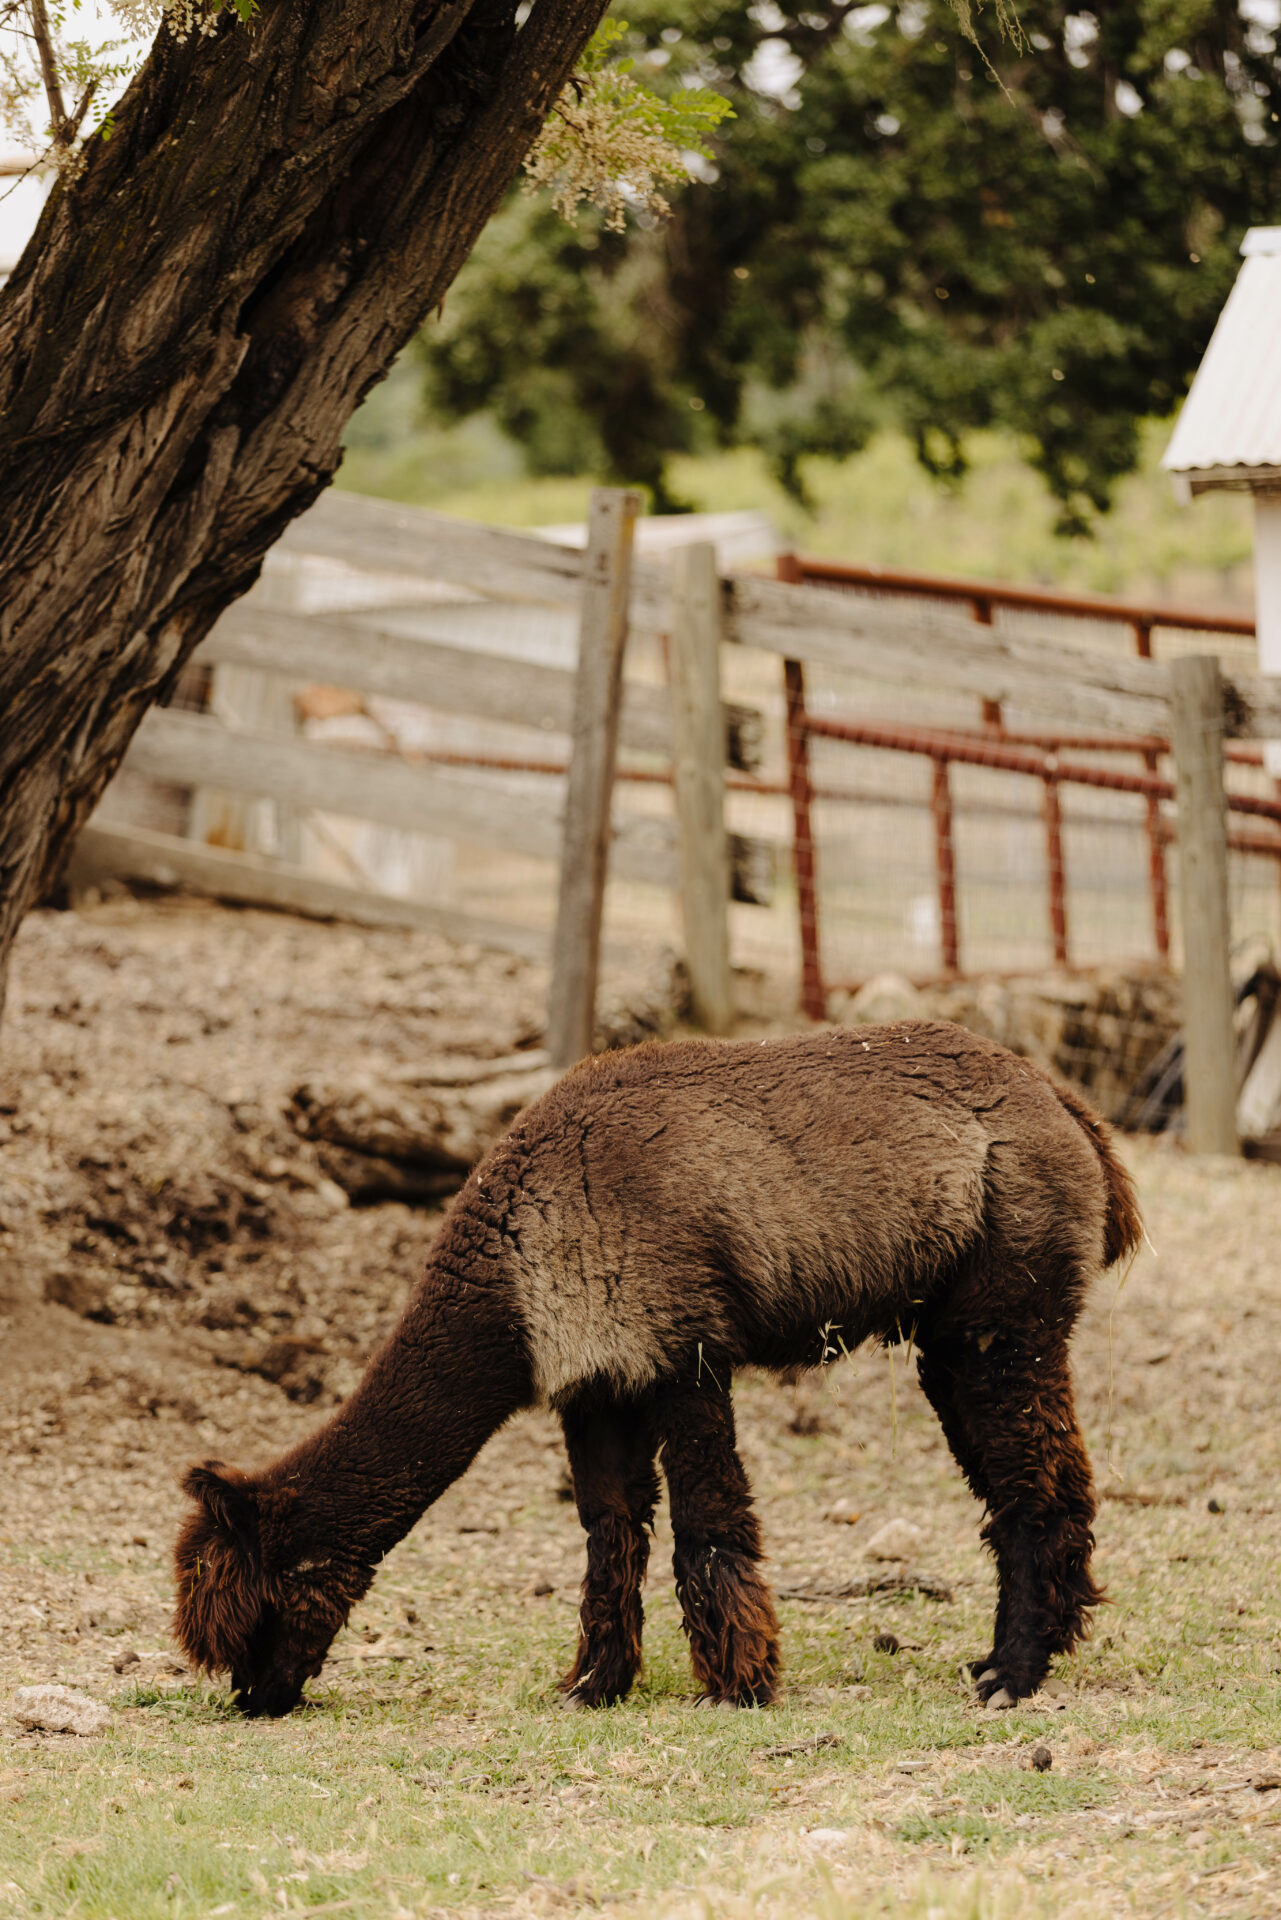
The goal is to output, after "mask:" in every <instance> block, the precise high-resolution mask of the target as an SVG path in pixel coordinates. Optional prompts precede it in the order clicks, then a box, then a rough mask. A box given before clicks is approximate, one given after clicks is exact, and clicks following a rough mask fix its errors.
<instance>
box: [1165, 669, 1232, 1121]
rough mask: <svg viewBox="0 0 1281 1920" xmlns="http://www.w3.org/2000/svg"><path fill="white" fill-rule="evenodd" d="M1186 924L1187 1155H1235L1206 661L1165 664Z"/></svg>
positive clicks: (1222, 843)
mask: <svg viewBox="0 0 1281 1920" xmlns="http://www.w3.org/2000/svg"><path fill="white" fill-rule="evenodd" d="M1170 694H1171V699H1170V718H1171V723H1172V724H1171V736H1172V744H1173V748H1174V776H1175V799H1176V804H1177V808H1178V835H1179V895H1180V901H1179V904H1180V908H1181V911H1182V917H1183V1113H1184V1139H1185V1142H1186V1144H1187V1146H1188V1149H1189V1151H1191V1152H1192V1153H1239V1152H1240V1141H1239V1139H1238V1136H1237V1126H1236V1099H1237V1085H1236V1044H1235V1040H1234V1037H1233V1028H1232V1009H1233V996H1232V975H1231V970H1230V967H1229V963H1228V954H1229V947H1230V943H1231V937H1232V927H1231V920H1230V918H1229V912H1228V838H1227V820H1226V809H1225V806H1224V800H1223V685H1222V681H1221V680H1220V677H1219V663H1218V661H1217V660H1216V659H1215V658H1214V656H1213V655H1212V654H1208V655H1207V654H1198V655H1195V656H1189V657H1187V658H1184V659H1182V660H1175V661H1172V662H1171V665H1170Z"/></svg>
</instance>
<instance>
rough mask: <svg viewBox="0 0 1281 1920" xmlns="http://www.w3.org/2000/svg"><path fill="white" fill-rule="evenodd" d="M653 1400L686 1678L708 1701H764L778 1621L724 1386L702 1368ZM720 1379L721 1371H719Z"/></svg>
mask: <svg viewBox="0 0 1281 1920" xmlns="http://www.w3.org/2000/svg"><path fill="white" fill-rule="evenodd" d="M700 1371H701V1379H698V1380H694V1381H686V1382H682V1383H679V1384H673V1385H672V1386H669V1387H666V1388H664V1389H662V1390H661V1391H660V1393H659V1394H658V1395H657V1397H656V1401H655V1431H656V1433H657V1435H658V1437H659V1440H660V1441H661V1444H662V1461H663V1472H664V1473H665V1474H666V1476H667V1489H668V1497H669V1501H670V1504H671V1515H672V1532H673V1534H674V1535H675V1552H674V1554H673V1556H672V1565H673V1568H674V1570H675V1574H676V1591H677V1594H678V1596H679V1599H680V1603H681V1612H682V1615H683V1617H684V1624H685V1632H686V1635H687V1637H688V1639H689V1651H690V1661H691V1663H692V1665H693V1668H694V1677H695V1679H696V1680H697V1681H698V1683H699V1685H700V1687H701V1688H702V1698H703V1699H704V1700H705V1701H707V1702H708V1703H709V1704H711V1705H722V1704H723V1705H727V1706H753V1705H756V1706H765V1705H767V1704H768V1702H769V1701H771V1700H772V1699H773V1698H774V1696H775V1693H776V1692H777V1688H778V1671H779V1648H778V1621H777V1618H776V1616H775V1613H774V1602H773V1599H772V1598H771V1595H770V1591H769V1588H768V1587H767V1586H766V1584H765V1582H764V1580H763V1579H762V1578H761V1575H760V1571H759V1562H760V1558H761V1538H760V1528H759V1526H758V1524H757V1520H756V1515H755V1514H754V1513H753V1511H752V1494H751V1488H750V1487H749V1485H748V1481H747V1475H746V1473H745V1472H744V1471H743V1463H742V1461H741V1460H740V1459H739V1457H738V1451H737V1447H736V1445H735V1435H734V1408H733V1403H732V1401H731V1399H730V1396H729V1392H728V1388H727V1387H726V1388H722V1387H720V1386H718V1385H717V1384H716V1383H715V1381H714V1380H713V1379H712V1378H711V1377H710V1375H709V1370H708V1369H707V1368H706V1367H704V1368H702V1369H701V1370H700ZM724 1377H725V1378H726V1379H727V1380H728V1372H726V1374H725V1376H724Z"/></svg>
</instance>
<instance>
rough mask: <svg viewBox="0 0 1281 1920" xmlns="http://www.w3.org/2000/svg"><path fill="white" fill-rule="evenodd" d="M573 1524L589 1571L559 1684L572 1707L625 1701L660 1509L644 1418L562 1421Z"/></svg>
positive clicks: (588, 1416)
mask: <svg viewBox="0 0 1281 1920" xmlns="http://www.w3.org/2000/svg"><path fill="white" fill-rule="evenodd" d="M562 1426H563V1427H564V1431H565V1444H566V1447H567V1448H568V1451H569V1465H570V1472H571V1474H572V1475H573V1481H574V1499H575V1502H576V1503H577V1506H578V1517H579V1519H580V1520H581V1521H582V1523H583V1527H584V1529H585V1531H586V1534H587V1572H586V1574H585V1575H584V1578H583V1592H582V1603H581V1607H580V1610H579V1629H580V1631H579V1640H578V1651H577V1653H576V1654H575V1656H574V1664H573V1666H572V1667H571V1668H570V1670H569V1672H568V1673H567V1674H566V1675H565V1677H564V1679H563V1680H562V1681H561V1683H560V1685H561V1689H562V1691H563V1692H564V1693H565V1694H566V1695H567V1696H568V1698H569V1699H570V1701H571V1702H573V1704H574V1705H576V1706H583V1707H601V1706H610V1705H612V1704H613V1702H615V1701H617V1700H621V1699H623V1698H624V1696H625V1695H626V1693H627V1692H628V1690H629V1688H630V1687H631V1684H632V1682H633V1680H634V1679H635V1678H636V1675H637V1673H638V1672H639V1671H640V1664H641V1630H642V1626H643V1622H644V1609H643V1607H642V1603H641V1586H642V1583H643V1582H644V1579H645V1569H646V1566H647V1565H648V1563H649V1528H650V1526H651V1525H652V1522H653V1519H654V1508H655V1506H656V1505H657V1503H658V1475H657V1473H656V1472H655V1469H654V1446H655V1442H654V1440H653V1439H652V1437H651V1435H650V1432H649V1428H648V1423H647V1421H646V1419H645V1417H644V1412H643V1410H642V1409H641V1408H638V1407H629V1406H624V1405H621V1404H619V1403H606V1402H600V1401H597V1402H588V1403H580V1404H578V1405H576V1406H574V1407H571V1408H569V1409H568V1410H567V1411H566V1412H565V1414H564V1415H563V1416H562Z"/></svg>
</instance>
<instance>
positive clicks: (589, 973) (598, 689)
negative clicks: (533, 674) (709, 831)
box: [547, 487, 640, 1067]
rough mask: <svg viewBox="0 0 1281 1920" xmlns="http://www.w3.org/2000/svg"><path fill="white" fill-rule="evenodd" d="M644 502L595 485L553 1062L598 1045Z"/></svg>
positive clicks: (556, 963) (564, 858)
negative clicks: (612, 831) (626, 654)
mask: <svg viewBox="0 0 1281 1920" xmlns="http://www.w3.org/2000/svg"><path fill="white" fill-rule="evenodd" d="M639 511H640V495H639V494H638V493H634V492H632V491H631V490H630V489H628V488H623V487H597V488H595V489H594V491H593V493H592V504H591V515H590V519H589V521H588V529H587V552H586V554H585V555H584V557H583V598H582V613H581V616H580V619H579V628H578V673H577V676H576V679H575V683H574V724H573V729H572V742H573V757H572V759H571V761H570V765H569V781H568V786H567V791H566V794H565V831H564V837H563V840H562V843H561V866H560V894H559V898H558V900H557V906H556V934H555V938H554V940H553V943H552V982H551V1001H550V1005H549V1008H548V1018H547V1048H548V1052H549V1053H550V1055H551V1061H552V1065H553V1066H556V1067H569V1066H572V1065H573V1064H574V1062H575V1060H581V1059H582V1058H583V1056H584V1055H585V1054H588V1053H590V1052H591V1050H592V1028H593V1025H594V1021H595V1014H596V973H597V967H598V964H599V959H600V924H601V912H602V909H603V907H604V903H605V869H606V863H607V861H608V857H609V807H610V799H611V796H612V794H613V789H614V756H615V752H616V750H617V746H618V716H619V708H620V707H621V705H622V691H623V651H624V649H625V647H626V645H627V617H628V605H629V601H630V598H631V580H632V536H633V533H634V531H635V526H636V516H637V514H638V513H639Z"/></svg>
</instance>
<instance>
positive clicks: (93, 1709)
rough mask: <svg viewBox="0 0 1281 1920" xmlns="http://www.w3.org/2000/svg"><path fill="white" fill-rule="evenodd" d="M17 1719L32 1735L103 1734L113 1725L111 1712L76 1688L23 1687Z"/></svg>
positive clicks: (15, 1710) (15, 1707) (15, 1702)
mask: <svg viewBox="0 0 1281 1920" xmlns="http://www.w3.org/2000/svg"><path fill="white" fill-rule="evenodd" d="M13 1717H14V1719H15V1720H17V1721H18V1723H19V1725H20V1726H23V1727H25V1728H26V1729H27V1731H28V1732H29V1733H35V1732H40V1733H79V1734H84V1735H85V1736H86V1737H87V1736H88V1735H90V1734H94V1733H101V1732H102V1730H103V1728H104V1727H107V1726H109V1725H110V1724H111V1714H110V1712H109V1710H108V1709H107V1708H106V1707H104V1706H103V1705H102V1703H101V1702H100V1701H98V1700H93V1699H91V1698H90V1696H89V1695H88V1694H87V1693H81V1692H80V1691H79V1690H78V1689H77V1688H75V1687H19V1688H18V1690H17V1692H16V1693H15V1694H14V1696H13Z"/></svg>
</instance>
